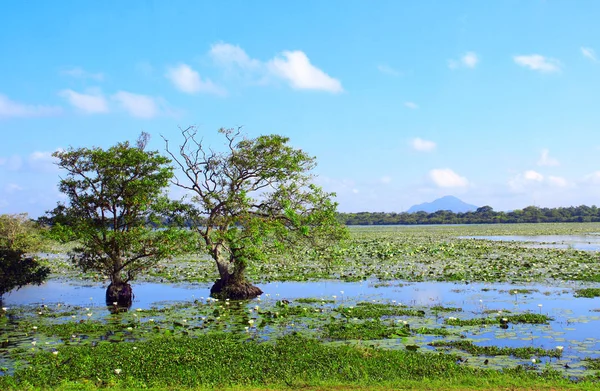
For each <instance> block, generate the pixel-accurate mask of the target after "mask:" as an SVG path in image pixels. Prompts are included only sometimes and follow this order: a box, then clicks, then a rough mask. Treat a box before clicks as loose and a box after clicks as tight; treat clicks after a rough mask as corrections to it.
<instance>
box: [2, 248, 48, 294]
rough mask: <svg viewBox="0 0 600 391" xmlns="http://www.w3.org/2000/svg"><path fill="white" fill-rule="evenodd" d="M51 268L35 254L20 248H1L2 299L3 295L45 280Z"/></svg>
mask: <svg viewBox="0 0 600 391" xmlns="http://www.w3.org/2000/svg"><path fill="white" fill-rule="evenodd" d="M49 273H50V269H49V268H47V267H45V266H42V265H40V264H39V263H38V261H37V259H36V258H35V257H33V256H25V255H24V254H23V252H22V251H20V250H11V249H7V248H1V249H0V301H1V300H2V296H3V295H4V294H5V293H7V292H10V291H11V290H13V289H15V288H16V289H19V288H21V287H23V286H25V285H29V284H37V285H40V284H41V283H43V282H44V280H45V279H46V277H48V274H49Z"/></svg>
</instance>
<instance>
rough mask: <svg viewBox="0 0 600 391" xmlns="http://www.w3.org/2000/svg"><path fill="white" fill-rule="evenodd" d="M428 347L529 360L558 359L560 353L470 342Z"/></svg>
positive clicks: (438, 343) (532, 348) (447, 342)
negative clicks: (535, 358)
mask: <svg viewBox="0 0 600 391" xmlns="http://www.w3.org/2000/svg"><path fill="white" fill-rule="evenodd" d="M429 345H431V346H435V347H448V348H456V349H460V350H464V351H465V352H468V353H471V354H474V355H477V356H500V355H503V356H513V357H517V358H523V359H527V358H531V357H533V356H537V357H556V358H560V356H561V355H562V351H561V350H560V349H542V348H534V347H520V348H502V347H498V346H478V345H475V344H474V343H473V342H471V341H466V340H460V341H433V342H431V343H430V344H429Z"/></svg>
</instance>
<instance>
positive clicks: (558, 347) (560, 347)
mask: <svg viewBox="0 0 600 391" xmlns="http://www.w3.org/2000/svg"><path fill="white" fill-rule="evenodd" d="M564 348H565V347H564V346H560V345H559V346H557V347H556V350H560V351H561V352H562V351H563V349H564Z"/></svg>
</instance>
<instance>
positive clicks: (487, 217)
mask: <svg viewBox="0 0 600 391" xmlns="http://www.w3.org/2000/svg"><path fill="white" fill-rule="evenodd" d="M338 219H339V221H341V222H342V223H344V224H346V225H392V224H394V225H395V224H402V225H407V224H497V223H570V222H573V223H589V222H599V221H600V208H598V207H596V206H595V205H592V206H586V205H580V206H570V207H559V208H538V207H536V206H528V207H526V208H523V209H522V210H521V209H517V210H514V211H512V212H502V211H500V212H496V211H494V210H493V209H492V208H491V207H490V206H482V207H481V208H478V209H477V210H476V211H474V212H465V213H454V212H452V211H449V210H438V211H436V212H433V213H427V212H415V213H407V212H403V213H384V212H374V213H373V212H358V213H339V214H338Z"/></svg>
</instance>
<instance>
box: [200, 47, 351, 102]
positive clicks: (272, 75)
mask: <svg viewBox="0 0 600 391" xmlns="http://www.w3.org/2000/svg"><path fill="white" fill-rule="evenodd" d="M209 56H210V57H211V58H212V59H213V61H214V62H215V63H216V64H217V65H218V66H220V67H222V68H224V69H225V70H226V71H227V72H229V73H237V74H238V76H242V77H244V78H246V79H255V80H252V81H253V82H254V83H259V84H266V83H267V82H268V81H269V79H271V80H272V79H280V80H284V81H286V82H287V83H288V84H289V85H290V86H291V87H292V88H294V89H298V90H320V91H327V92H332V93H339V92H342V91H343V90H344V89H343V88H342V84H341V82H340V81H339V80H337V79H335V78H333V77H331V76H329V75H328V74H327V73H325V72H324V71H322V70H321V69H319V68H317V67H316V66H314V65H313V64H312V63H311V62H310V60H309V58H308V56H307V55H306V54H305V53H304V52H302V51H300V50H295V51H283V52H281V53H280V54H279V55H277V56H275V57H274V58H272V59H271V60H269V61H265V62H263V61H260V60H257V59H253V58H251V57H250V56H249V55H248V54H247V53H246V52H245V51H244V50H243V49H242V48H241V47H239V46H237V45H231V44H228V43H217V44H214V45H212V46H211V49H210V51H209Z"/></svg>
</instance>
